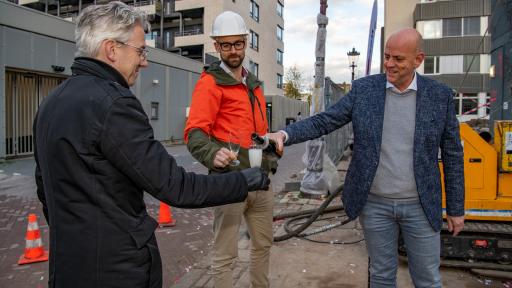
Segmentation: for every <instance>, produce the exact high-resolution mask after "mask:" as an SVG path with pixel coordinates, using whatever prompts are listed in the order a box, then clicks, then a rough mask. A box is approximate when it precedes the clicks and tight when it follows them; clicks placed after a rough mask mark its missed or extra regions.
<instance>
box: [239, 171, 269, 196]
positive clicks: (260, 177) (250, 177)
mask: <svg viewBox="0 0 512 288" xmlns="http://www.w3.org/2000/svg"><path fill="white" fill-rule="evenodd" d="M240 173H242V175H244V178H245V181H246V182H247V190H248V191H249V192H250V191H256V190H268V185H269V184H270V179H268V176H267V173H265V171H263V170H261V169H260V168H248V169H244V170H241V171H240Z"/></svg>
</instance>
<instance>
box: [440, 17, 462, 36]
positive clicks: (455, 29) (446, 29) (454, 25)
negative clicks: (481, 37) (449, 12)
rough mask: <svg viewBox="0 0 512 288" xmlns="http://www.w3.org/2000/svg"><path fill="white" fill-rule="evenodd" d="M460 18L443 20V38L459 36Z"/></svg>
mask: <svg viewBox="0 0 512 288" xmlns="http://www.w3.org/2000/svg"><path fill="white" fill-rule="evenodd" d="M461 35H462V18H447V19H443V37H452V36H461Z"/></svg>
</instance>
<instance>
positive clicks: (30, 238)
mask: <svg viewBox="0 0 512 288" xmlns="http://www.w3.org/2000/svg"><path fill="white" fill-rule="evenodd" d="M25 240H26V244H25V253H24V254H23V255H21V257H20V260H19V261H18V264H19V265H22V264H29V263H34V262H43V261H48V251H45V250H44V247H43V241H42V240H41V233H40V232H39V226H38V225H37V216H36V214H29V215H28V226H27V235H26V237H25Z"/></svg>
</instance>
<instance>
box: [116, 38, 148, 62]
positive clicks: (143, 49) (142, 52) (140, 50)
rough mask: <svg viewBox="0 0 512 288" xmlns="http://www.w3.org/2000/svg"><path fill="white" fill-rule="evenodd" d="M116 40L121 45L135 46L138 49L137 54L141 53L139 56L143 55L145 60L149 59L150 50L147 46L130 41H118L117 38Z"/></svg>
mask: <svg viewBox="0 0 512 288" xmlns="http://www.w3.org/2000/svg"><path fill="white" fill-rule="evenodd" d="M115 41H116V42H117V43H119V44H121V45H126V46H129V47H132V48H134V49H135V50H137V54H139V57H141V58H142V59H144V60H146V59H148V54H149V51H148V50H147V49H146V47H144V48H141V47H137V46H133V45H130V44H128V43H124V42H121V41H117V40H115Z"/></svg>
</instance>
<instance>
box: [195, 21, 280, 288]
mask: <svg viewBox="0 0 512 288" xmlns="http://www.w3.org/2000/svg"><path fill="white" fill-rule="evenodd" d="M247 34H248V31H247V28H246V26H245V23H244V21H243V19H242V17H241V16H240V15H238V14H236V13H234V12H231V11H226V12H224V13H222V14H220V15H219V16H217V18H216V19H215V21H214V23H213V29H212V34H211V35H210V36H211V37H212V38H213V39H214V41H215V43H214V45H215V49H216V50H217V52H219V54H220V57H221V59H222V61H220V62H215V63H212V64H211V65H210V66H209V67H207V68H205V70H204V71H203V73H202V74H201V78H200V79H199V81H198V82H197V84H196V87H195V89H194V92H193V94H192V104H191V107H190V115H189V119H188V121H187V124H186V127H185V141H186V142H187V147H188V149H189V151H190V153H191V154H192V155H193V156H194V158H196V159H197V160H198V161H199V162H201V163H202V164H203V165H205V166H206V167H207V168H208V169H209V171H210V173H224V172H228V171H233V170H240V169H244V168H247V167H250V165H249V157H248V148H249V146H250V144H251V134H252V133H254V132H256V133H258V134H259V135H265V134H266V132H267V119H266V112H265V97H264V96H263V90H262V87H261V82H260V81H259V80H258V79H257V78H256V76H254V75H253V74H251V73H250V72H249V71H247V70H246V69H245V68H244V67H243V66H242V62H243V60H244V57H245V47H246V44H247ZM230 134H233V135H237V136H238V139H239V140H238V141H239V142H240V143H239V144H240V151H239V153H238V154H235V153H233V152H232V151H230V150H229V149H228V148H229V145H228V142H229V141H237V140H233V139H231V140H230ZM237 158H238V160H239V161H240V164H239V165H238V166H233V165H232V164H230V163H231V162H232V161H233V160H235V159H237ZM261 167H262V169H264V170H266V171H267V172H269V173H271V172H275V169H276V167H277V163H276V162H275V161H271V160H269V159H266V158H265V156H263V160H262V163H261ZM272 210H273V191H272V189H269V190H268V191H259V192H258V193H254V194H252V195H249V197H248V198H247V199H246V201H244V202H241V203H237V204H229V205H224V206H219V207H217V208H215V219H214V223H213V230H214V247H213V252H214V253H213V259H212V271H211V273H212V274H213V275H214V284H215V287H216V288H219V287H221V288H224V287H227V288H231V287H233V276H232V266H233V263H234V261H235V260H236V258H237V255H238V233H239V232H238V230H239V227H240V223H241V220H242V215H243V216H244V218H245V222H246V223H247V227H248V232H249V235H250V238H251V245H252V247H251V265H250V281H251V287H269V280H268V278H269V277H268V274H269V260H270V247H271V246H272V239H273V235H272Z"/></svg>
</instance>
